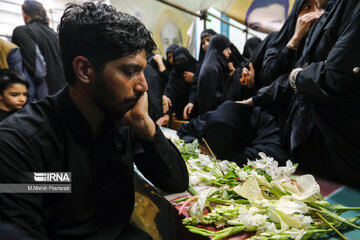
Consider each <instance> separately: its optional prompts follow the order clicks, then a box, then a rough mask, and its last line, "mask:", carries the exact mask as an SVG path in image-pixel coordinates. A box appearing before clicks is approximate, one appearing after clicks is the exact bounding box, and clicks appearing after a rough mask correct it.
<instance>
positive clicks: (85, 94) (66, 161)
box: [0, 3, 188, 240]
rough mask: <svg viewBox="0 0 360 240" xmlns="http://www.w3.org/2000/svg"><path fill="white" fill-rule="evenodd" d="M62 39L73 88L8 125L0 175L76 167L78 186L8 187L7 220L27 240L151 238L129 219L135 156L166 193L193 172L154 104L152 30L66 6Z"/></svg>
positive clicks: (0, 202)
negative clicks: (150, 94) (149, 62)
mask: <svg viewBox="0 0 360 240" xmlns="http://www.w3.org/2000/svg"><path fill="white" fill-rule="evenodd" d="M59 40H60V48H61V54H62V60H63V66H64V70H65V74H66V79H67V82H68V87H66V88H64V89H63V90H62V91H60V92H59V93H58V94H57V95H55V96H50V97H47V98H45V99H44V100H42V101H40V102H38V103H36V104H31V105H28V106H27V107H26V108H25V109H22V110H21V111H19V112H17V113H16V114H14V115H12V116H10V117H9V118H7V119H6V120H5V121H4V122H3V123H2V124H1V126H0V164H1V166H2V167H1V170H0V183H13V184H14V183H24V182H29V181H30V180H31V179H28V178H26V177H27V176H28V175H29V172H30V173H34V172H37V173H38V172H40V173H44V172H45V173H48V172H71V193H61V194H46V193H41V192H40V193H31V194H26V193H24V192H21V193H1V194H0V209H1V210H0V222H4V223H6V224H11V225H13V226H16V227H17V228H18V229H19V232H21V233H23V234H24V235H27V236H29V238H30V239H106V240H110V239H151V237H150V236H149V235H148V234H146V233H145V232H143V231H141V230H140V229H138V228H137V227H135V226H133V225H132V224H130V223H129V218H130V214H131V213H132V210H133V205H134V186H133V175H134V169H133V163H136V165H137V167H138V169H139V170H140V171H142V173H143V174H144V175H145V176H146V177H147V178H148V179H149V180H150V181H151V182H152V183H154V184H155V185H157V186H158V187H159V188H161V189H163V190H164V191H167V192H180V191H184V190H185V189H186V188H187V186H188V173H187V170H186V166H185V164H184V161H183V159H182V157H181V155H180V153H179V152H178V150H177V149H176V148H175V147H174V146H173V145H172V144H171V143H170V142H169V140H167V139H166V138H165V137H164V135H163V134H162V132H161V130H160V129H159V128H158V127H157V126H156V125H155V124H154V122H153V121H152V120H151V119H150V117H149V115H148V112H147V104H148V102H147V101H148V100H147V93H146V91H147V89H148V86H147V83H146V80H145V77H144V73H143V70H144V68H145V66H146V54H147V53H150V52H152V51H153V50H154V49H155V48H156V46H155V43H154V41H153V40H152V38H151V36H150V32H149V31H148V30H147V29H146V28H145V26H144V25H143V23H141V22H140V21H139V20H138V19H136V18H135V17H132V16H130V15H128V14H125V13H121V12H116V11H115V10H114V9H113V8H112V7H111V6H108V5H100V4H99V5H95V4H93V3H84V4H83V6H79V5H75V4H69V5H68V6H67V8H66V9H65V12H64V15H63V16H62V18H61V23H60V25H59ZM34 176H35V174H33V176H32V177H34ZM34 178H35V177H34ZM25 192H26V191H25Z"/></svg>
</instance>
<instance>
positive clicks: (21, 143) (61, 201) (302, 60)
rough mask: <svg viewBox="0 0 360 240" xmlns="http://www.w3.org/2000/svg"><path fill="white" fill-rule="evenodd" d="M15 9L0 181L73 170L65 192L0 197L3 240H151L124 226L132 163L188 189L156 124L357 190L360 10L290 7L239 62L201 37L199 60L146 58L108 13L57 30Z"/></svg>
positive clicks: (309, 3)
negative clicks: (19, 21) (174, 124)
mask: <svg viewBox="0 0 360 240" xmlns="http://www.w3.org/2000/svg"><path fill="white" fill-rule="evenodd" d="M22 13H23V17H24V22H25V25H24V26H19V27H17V28H15V30H14V32H13V36H12V43H11V42H6V41H3V40H1V41H0V49H1V52H0V61H1V62H0V68H1V69H0V165H1V167H0V183H20V182H21V181H23V179H24V178H25V176H24V173H29V172H71V173H72V182H71V183H72V193H71V194H59V195H57V196H53V195H49V194H41V193H31V194H24V193H0V209H1V210H0V238H2V236H7V238H8V239H130V240H131V239H151V237H150V236H149V235H148V234H146V233H145V232H143V231H142V230H140V229H138V228H137V227H136V226H134V225H132V224H131V223H129V217H130V214H131V212H132V209H133V204H134V189H133V174H134V173H133V163H136V165H137V167H138V168H139V170H140V171H142V172H143V173H144V175H145V176H146V177H147V178H148V179H149V180H150V181H151V182H152V183H154V184H155V185H156V186H158V187H160V188H161V189H163V190H165V191H167V192H179V191H184V190H185V189H186V188H187V187H188V174H187V170H186V166H185V163H184V161H183V159H182V157H181V155H180V153H179V152H178V150H177V149H176V148H175V146H174V145H173V144H172V143H171V142H170V141H168V140H167V139H166V138H165V137H164V135H163V134H162V132H161V129H160V128H159V126H169V123H170V122H171V121H173V119H174V118H175V119H178V120H183V121H187V122H186V123H184V124H182V125H181V126H180V128H179V129H177V133H178V135H179V136H180V137H181V138H182V139H184V140H185V141H186V142H191V141H193V140H194V139H199V140H200V141H201V140H202V139H203V138H205V139H206V140H207V142H208V143H209V145H210V147H211V148H212V150H213V151H214V153H215V154H216V155H217V157H218V158H220V159H228V160H230V161H235V162H236V163H237V164H239V165H242V164H244V163H246V161H247V159H254V158H256V157H257V155H258V153H259V152H264V153H265V154H267V155H269V156H272V157H274V158H275V159H276V160H278V161H279V162H280V163H284V162H285V161H286V160H288V159H291V160H292V161H293V162H295V163H299V168H300V169H301V170H303V171H305V172H309V173H311V174H315V175H318V176H322V177H326V178H328V179H332V180H334V181H336V182H339V183H343V184H347V185H350V186H353V187H356V188H360V182H359V181H357V178H356V176H357V173H358V172H360V150H359V149H358V146H360V140H359V139H360V138H359V137H358V136H359V134H360V128H359V127H358V122H359V121H360V111H359V110H360V108H359V107H360V106H359V103H360V101H359V100H360V45H359V44H358V43H357V39H360V2H358V1H355V0H347V1H344V0H295V2H294V5H293V8H292V10H291V13H290V14H289V16H288V18H287V20H286V22H285V24H284V25H283V27H282V28H281V30H280V31H279V32H272V33H270V34H269V35H268V36H267V37H266V39H264V40H263V41H261V40H260V39H259V38H256V37H254V38H250V39H249V40H248V41H247V42H246V44H245V47H244V49H243V51H242V52H243V54H241V53H240V51H239V50H238V49H237V48H236V47H235V46H234V44H233V43H232V42H231V41H230V40H229V39H228V38H227V37H226V36H224V35H221V34H217V33H216V32H215V31H213V30H212V29H205V30H204V31H203V32H202V33H201V35H200V38H201V44H200V54H199V57H198V60H196V59H197V58H196V56H192V55H191V53H190V52H189V50H188V49H187V48H185V47H182V46H178V45H176V44H173V45H170V46H169V47H168V48H167V49H166V50H165V54H164V57H163V56H162V55H161V54H159V53H156V52H157V51H156V45H155V43H154V41H153V39H152V37H151V33H150V32H149V30H148V29H146V27H145V26H144V24H143V23H142V22H141V21H139V20H138V19H137V18H135V17H133V16H130V15H128V14H125V13H122V12H118V11H116V10H115V9H113V8H112V7H111V6H108V5H105V4H98V5H96V4H94V3H84V4H83V5H76V4H69V5H67V7H66V9H65V11H64V15H63V16H62V18H61V22H60V25H59V27H58V33H56V32H54V31H53V30H52V29H51V28H50V27H49V26H48V23H49V21H48V20H49V19H48V17H47V15H46V11H45V9H44V7H43V6H42V4H41V3H39V2H37V1H34V0H32V1H30V0H26V1H25V2H24V4H23V5H22ZM24 106H25V107H24ZM19 109H22V110H19ZM15 112H16V113H15ZM20 179H21V180H20ZM124 184H125V185H124ZM120 186H121V187H120ZM59 216H61V217H59ZM2 234H3V235H2ZM9 236H10V237H9Z"/></svg>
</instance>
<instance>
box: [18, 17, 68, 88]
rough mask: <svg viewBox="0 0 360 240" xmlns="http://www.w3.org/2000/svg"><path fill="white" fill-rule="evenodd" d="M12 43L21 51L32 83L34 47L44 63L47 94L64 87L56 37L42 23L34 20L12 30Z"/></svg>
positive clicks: (33, 77)
mask: <svg viewBox="0 0 360 240" xmlns="http://www.w3.org/2000/svg"><path fill="white" fill-rule="evenodd" d="M12 41H13V43H15V44H16V45H18V46H19V47H20V49H21V54H22V57H23V62H24V65H25V67H26V69H27V70H28V72H29V74H30V76H31V77H32V79H33V80H34V81H36V80H35V76H36V74H37V73H36V46H38V47H39V49H40V51H41V54H42V55H43V56H44V59H45V62H46V72H47V74H46V84H47V87H48V93H49V94H54V93H56V92H57V91H59V90H60V89H61V88H63V87H64V86H65V76H64V72H63V67H62V62H61V56H60V48H59V38H58V35H57V34H56V33H55V32H54V31H53V30H52V29H51V28H50V27H49V26H48V25H47V24H46V23H44V22H43V21H41V20H39V19H35V20H33V21H31V22H30V23H29V24H27V25H24V26H19V27H16V28H15V29H14V32H13V35H12Z"/></svg>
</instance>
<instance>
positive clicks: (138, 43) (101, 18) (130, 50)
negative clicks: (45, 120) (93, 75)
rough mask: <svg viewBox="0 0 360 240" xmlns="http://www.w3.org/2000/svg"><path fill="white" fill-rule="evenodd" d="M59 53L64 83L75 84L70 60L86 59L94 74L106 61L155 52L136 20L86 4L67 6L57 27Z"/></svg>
mask: <svg viewBox="0 0 360 240" xmlns="http://www.w3.org/2000/svg"><path fill="white" fill-rule="evenodd" d="M58 31H59V42H60V52H61V56H62V61H63V66H64V72H65V76H66V81H67V82H68V83H69V84H74V83H75V79H76V78H75V73H74V70H73V67H72V61H73V59H74V58H75V57H77V56H83V57H86V58H87V59H88V60H89V61H90V62H91V63H92V64H93V66H94V67H95V69H96V70H97V71H99V70H101V69H102V68H103V67H104V65H105V64H106V62H108V61H112V60H115V59H117V58H121V57H124V56H129V55H133V54H137V53H138V52H139V51H141V50H142V49H145V50H146V52H147V54H149V53H151V52H152V51H154V50H155V49H156V44H155V42H154V40H153V39H152V37H151V34H150V31H149V30H148V29H146V27H145V25H144V24H143V23H142V22H141V21H140V20H138V19H137V18H135V17H133V16H130V15H128V14H126V13H122V12H117V11H116V10H115V9H114V8H113V7H112V6H109V5H105V4H97V5H96V4H94V3H92V2H86V3H84V4H83V5H82V6H79V5H76V4H68V5H67V7H66V9H65V11H64V15H63V16H62V17H61V22H60V24H59V26H58Z"/></svg>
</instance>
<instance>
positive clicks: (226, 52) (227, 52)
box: [222, 47, 231, 59]
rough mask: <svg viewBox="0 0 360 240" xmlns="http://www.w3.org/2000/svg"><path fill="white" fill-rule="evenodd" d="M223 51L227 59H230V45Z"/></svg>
mask: <svg viewBox="0 0 360 240" xmlns="http://www.w3.org/2000/svg"><path fill="white" fill-rule="evenodd" d="M222 53H223V54H224V56H225V57H226V58H227V59H229V57H230V54H231V50H230V47H228V48H225V49H224V50H223V51H222Z"/></svg>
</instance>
